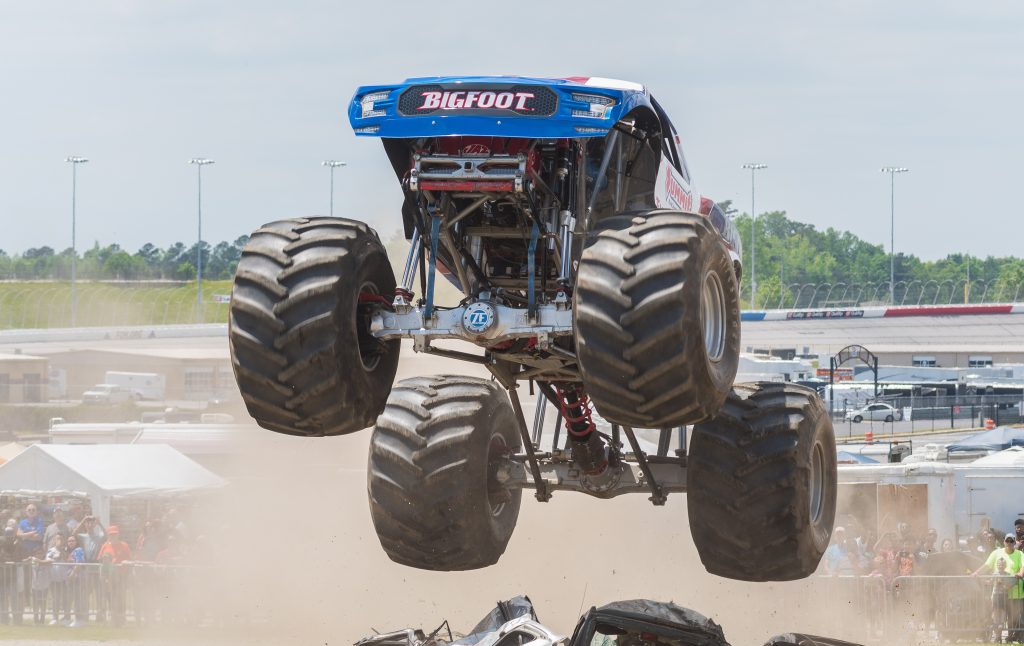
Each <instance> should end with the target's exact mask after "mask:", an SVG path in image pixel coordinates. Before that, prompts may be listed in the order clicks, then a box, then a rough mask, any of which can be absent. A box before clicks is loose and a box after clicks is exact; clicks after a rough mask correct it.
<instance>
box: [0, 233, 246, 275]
mask: <svg viewBox="0 0 1024 646" xmlns="http://www.w3.org/2000/svg"><path fill="white" fill-rule="evenodd" d="M248 240H249V236H239V237H238V238H236V239H235V241H234V242H218V243H217V244H214V245H211V244H210V243H208V242H203V243H202V254H203V255H202V261H203V279H204V280H205V279H209V280H229V279H231V278H232V277H233V276H234V275H235V268H236V267H237V266H238V259H239V258H241V256H242V248H243V247H244V246H245V243H246V242H247V241H248ZM198 251H199V244H198V243H196V244H193V245H192V246H191V247H186V246H185V244H184V243H181V242H176V243H174V244H172V245H170V246H169V247H167V248H165V249H161V248H160V247H157V246H156V245H153V244H150V243H146V244H144V245H142V247H140V248H139V250H138V251H136V252H135V253H129V252H128V251H125V250H124V249H122V248H121V246H120V245H117V244H111V245H107V246H101V245H100V244H99V243H95V244H94V245H93V246H92V248H90V249H87V250H86V251H85V252H83V253H79V254H78V259H77V262H76V267H75V271H76V275H77V277H78V278H79V279H82V280H195V278H196V262H197V261H198V256H197V253H198ZM74 255H75V254H74V252H73V251H72V250H71V248H70V247H68V248H67V249H65V250H63V251H60V252H57V251H55V250H54V249H53V248H52V247H46V246H44V247H36V248H32V249H28V250H26V251H25V252H23V253H20V254H10V255H9V254H7V253H6V252H5V251H4V250H2V249H0V280H70V278H71V259H72V258H73V257H74Z"/></svg>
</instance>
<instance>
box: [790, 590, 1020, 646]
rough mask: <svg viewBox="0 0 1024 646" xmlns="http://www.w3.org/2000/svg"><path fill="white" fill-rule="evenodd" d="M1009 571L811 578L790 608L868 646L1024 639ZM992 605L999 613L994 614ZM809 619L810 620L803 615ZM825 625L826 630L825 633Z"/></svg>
mask: <svg viewBox="0 0 1024 646" xmlns="http://www.w3.org/2000/svg"><path fill="white" fill-rule="evenodd" d="M1016 580H1017V579H1016V577H1012V576H1000V577H995V576H978V577H973V576H898V577H895V578H893V579H892V580H888V579H887V578H885V577H883V576H814V577H811V578H810V579H807V580H806V581H804V582H801V584H800V585H799V592H798V593H797V594H798V596H797V599H796V600H795V602H793V601H791V602H790V603H793V607H791V608H788V609H787V610H792V611H793V612H791V613H789V614H791V615H792V616H794V617H805V618H810V619H813V618H814V617H818V618H821V619H824V620H825V621H827V623H826V624H824V625H822V626H818V627H816V628H817V630H819V631H822V634H826V635H830V636H834V637H838V638H841V639H844V640H848V641H854V642H859V643H864V644H873V643H879V642H886V643H926V642H928V643H952V642H975V641H979V640H980V641H983V642H987V643H993V642H1000V641H1006V642H1009V641H1017V642H1021V641H1024V625H1022V619H1021V609H1022V607H1024V600H1022V601H1013V600H1010V599H1009V598H1008V595H1007V591H1008V589H1009V587H1010V586H1011V585H1013V584H1014V582H1015V581H1016ZM993 611H995V613H994V612H993ZM805 621H806V619H805ZM825 631H827V632H825Z"/></svg>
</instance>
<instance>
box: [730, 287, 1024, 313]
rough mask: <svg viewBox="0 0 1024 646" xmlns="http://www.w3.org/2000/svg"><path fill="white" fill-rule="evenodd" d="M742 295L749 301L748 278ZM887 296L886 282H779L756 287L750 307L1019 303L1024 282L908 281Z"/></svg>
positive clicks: (789, 307)
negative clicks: (755, 297)
mask: <svg viewBox="0 0 1024 646" xmlns="http://www.w3.org/2000/svg"><path fill="white" fill-rule="evenodd" d="M747 283H748V284H747V285H746V289H745V297H746V300H747V301H748V302H749V300H750V287H749V281H747ZM893 287H894V294H893V298H892V299H890V298H889V282H888V281H882V282H878V283H875V282H870V283H846V282H836V283H791V284H789V285H785V286H782V285H779V284H778V283H773V284H768V285H764V286H759V288H758V290H757V302H756V303H753V304H751V309H804V308H829V307H864V306H871V305H878V306H886V305H918V306H921V305H953V304H958V303H969V304H992V303H1018V302H1020V298H1021V296H1022V295H1024V289H1022V288H1024V285H1020V284H1016V283H1008V282H1006V281H1000V280H989V281H980V280H977V281H970V282H969V283H968V281H966V280H942V281H937V280H924V281H922V280H911V281H902V280H901V281H899V282H897V283H895V285H894V286H893Z"/></svg>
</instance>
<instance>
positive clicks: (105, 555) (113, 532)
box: [96, 525, 132, 565]
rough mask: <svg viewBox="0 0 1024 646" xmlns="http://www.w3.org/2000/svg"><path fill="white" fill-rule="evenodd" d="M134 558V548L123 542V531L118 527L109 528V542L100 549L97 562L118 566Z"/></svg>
mask: <svg viewBox="0 0 1024 646" xmlns="http://www.w3.org/2000/svg"><path fill="white" fill-rule="evenodd" d="M131 558H132V548H131V547H129V546H128V543H126V542H124V541H122V540H121V529H120V528H119V527H118V526H117V525H111V526H110V527H107V541H106V542H105V543H103V546H102V547H100V551H99V552H98V553H97V554H96V560H97V561H100V562H101V563H112V564H114V565H118V564H119V563H124V562H125V561H128V560H130V559H131Z"/></svg>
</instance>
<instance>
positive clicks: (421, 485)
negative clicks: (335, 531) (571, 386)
mask: <svg viewBox="0 0 1024 646" xmlns="http://www.w3.org/2000/svg"><path fill="white" fill-rule="evenodd" d="M517 429H518V426H517V424H516V419H515V414H514V413H513V412H512V405H511V404H510V403H509V401H508V396H507V395H506V394H505V392H504V391H502V389H501V388H500V387H499V386H498V384H497V383H495V382H493V381H488V380H486V379H478V378H476V377H454V376H439V377H414V378H412V379H404V380H402V381H400V382H399V383H398V384H397V385H396V386H395V388H394V390H393V391H392V392H391V396H390V397H389V398H388V402H387V407H386V408H385V409H384V412H383V413H382V414H381V416H380V417H379V418H378V419H377V426H376V427H375V428H374V430H373V436H372V437H371V439H370V460H369V468H368V474H367V477H368V489H369V494H370V515H371V516H372V517H373V525H374V527H375V528H376V530H377V537H378V538H379V539H380V544H381V546H382V547H383V548H384V551H385V552H387V555H388V556H389V557H390V558H391V560H392V561H395V562H396V563H401V564H403V565H409V566H412V567H416V568H421V569H424V570H444V571H449V570H472V569H476V568H482V567H486V566H488V565H492V564H494V563H496V562H497V561H498V558H499V557H500V556H501V555H502V554H503V553H504V552H505V546H506V545H507V544H508V541H509V538H511V536H512V530H513V529H515V525H516V520H517V519H518V517H519V505H520V503H521V501H522V491H521V490H519V489H509V488H507V487H505V486H503V485H502V484H501V483H500V482H499V481H498V479H497V472H498V469H499V467H500V465H501V463H502V462H504V460H506V459H507V456H508V455H509V454H512V453H515V452H517V451H519V449H520V447H521V446H522V444H521V441H520V437H519V433H518V430H517Z"/></svg>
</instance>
